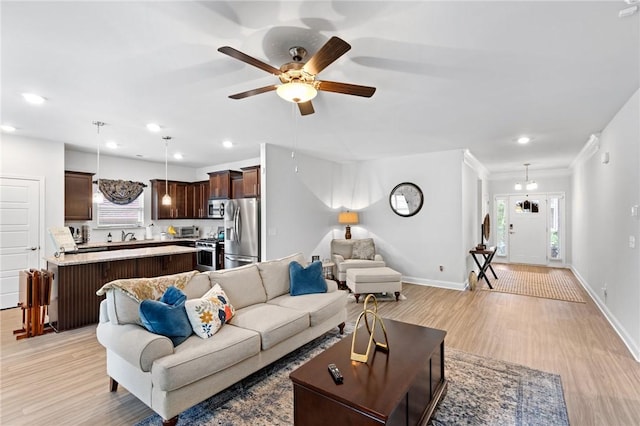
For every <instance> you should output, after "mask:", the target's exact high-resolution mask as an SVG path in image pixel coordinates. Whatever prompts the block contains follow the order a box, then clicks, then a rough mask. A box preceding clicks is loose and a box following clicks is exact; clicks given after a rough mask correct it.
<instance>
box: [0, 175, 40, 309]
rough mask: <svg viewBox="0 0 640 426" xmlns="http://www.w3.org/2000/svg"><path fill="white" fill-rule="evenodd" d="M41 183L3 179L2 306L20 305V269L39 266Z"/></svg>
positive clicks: (0, 214) (0, 200)
mask: <svg viewBox="0 0 640 426" xmlns="http://www.w3.org/2000/svg"><path fill="white" fill-rule="evenodd" d="M39 209H40V182H39V181H37V180H29V179H14V178H4V177H3V178H0V309H4V308H11V307H15V306H16V305H17V304H18V272H19V271H21V270H24V269H30V268H38V267H39V261H38V259H39V258H40V247H39V242H38V240H39V238H40V237H39V236H40V230H39V225H38V224H39V216H40V212H39Z"/></svg>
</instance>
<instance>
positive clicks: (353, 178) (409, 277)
mask: <svg viewBox="0 0 640 426" xmlns="http://www.w3.org/2000/svg"><path fill="white" fill-rule="evenodd" d="M264 163H265V164H266V170H265V175H264V179H265V189H264V191H265V192H264V193H263V195H265V197H264V198H263V206H262V208H263V217H264V218H265V222H263V223H265V225H266V226H265V227H264V229H263V236H264V237H263V238H264V244H263V258H265V259H272V258H276V257H281V256H285V255H287V254H290V253H293V252H297V251H301V252H303V253H304V254H305V256H306V257H307V258H310V257H311V255H314V254H317V255H319V256H321V258H325V257H329V254H330V253H329V246H330V242H331V239H333V238H344V227H342V226H341V225H338V224H337V215H338V212H339V211H341V210H347V209H348V210H354V211H358V212H359V215H360V224H358V225H355V226H352V227H351V233H352V235H353V238H365V237H372V238H374V241H375V244H376V250H377V251H378V252H379V253H380V254H382V256H383V257H384V258H385V261H386V262H387V264H388V265H389V266H390V267H392V268H394V269H397V270H398V271H400V272H402V274H403V280H404V281H405V282H413V283H418V284H429V285H436V286H443V287H448V288H456V289H463V288H464V286H465V280H466V277H467V274H468V269H467V261H468V250H469V248H470V247H472V246H473V245H475V242H474V243H473V244H472V243H471V241H472V238H473V237H472V235H474V234H475V229H477V228H474V227H477V226H478V225H477V224H475V222H477V221H478V219H477V207H476V206H477V195H476V193H477V190H476V187H477V179H478V175H477V173H476V172H474V171H473V170H472V169H470V168H468V166H465V167H467V170H465V171H463V169H462V167H463V152H462V151H461V150H455V151H446V152H439V153H429V154H420V155H412V156H406V157H405V156H403V157H394V158H387V159H381V160H375V161H365V162H355V163H348V164H338V163H333V162H330V161H326V160H320V159H317V158H314V157H310V156H307V155H303V154H300V153H296V155H295V159H292V158H291V151H290V150H288V149H284V148H281V147H277V146H273V145H266V146H265V159H264ZM296 165H297V166H298V172H297V173H296V171H295V167H296ZM463 175H464V181H465V184H464V185H463ZM401 182H413V183H415V184H417V185H418V186H419V187H420V188H421V189H422V192H423V193H424V197H425V203H424V206H423V208H422V210H421V211H420V212H419V213H418V214H417V215H415V216H412V217H408V218H407V217H401V216H398V215H396V214H394V213H393V211H392V210H391V208H390V206H389V193H390V192H391V190H392V189H393V187H394V186H396V185H397V184H399V183H401ZM463 187H464V188H466V189H465V192H464V193H463V190H462V188H463ZM465 194H469V196H470V197H471V199H470V200H467V201H465V205H466V204H467V203H468V204H469V205H470V206H471V207H470V208H469V211H468V212H467V213H466V214H465V216H464V219H463V214H462V211H463V198H464V197H466V196H467V195H465ZM463 220H464V222H465V223H463ZM469 244H471V245H469ZM440 265H442V266H443V268H444V270H443V271H442V272H441V271H440V270H439V266H440Z"/></svg>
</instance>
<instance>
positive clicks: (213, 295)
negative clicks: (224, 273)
mask: <svg viewBox="0 0 640 426" xmlns="http://www.w3.org/2000/svg"><path fill="white" fill-rule="evenodd" d="M184 307H185V310H186V311H187V317H188V318H189V322H190V323H191V328H193V332H194V333H196V335H198V336H199V337H201V338H203V339H207V338H209V337H211V336H213V335H214V334H216V332H217V331H218V330H219V329H220V327H222V325H223V324H224V323H226V322H228V321H230V320H231V318H232V317H233V314H234V313H235V309H234V308H233V306H232V305H231V304H230V303H229V299H228V298H227V295H226V294H225V293H224V291H223V290H222V288H220V284H216V285H214V286H213V287H212V288H211V290H209V291H208V292H206V293H205V294H204V295H203V296H202V297H201V298H199V299H189V300H187V301H186V302H185V305H184Z"/></svg>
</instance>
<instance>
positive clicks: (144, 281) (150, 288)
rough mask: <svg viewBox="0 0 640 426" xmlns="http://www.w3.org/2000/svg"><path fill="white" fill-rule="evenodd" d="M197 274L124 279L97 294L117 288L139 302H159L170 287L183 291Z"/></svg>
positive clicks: (185, 273)
mask: <svg viewBox="0 0 640 426" xmlns="http://www.w3.org/2000/svg"><path fill="white" fill-rule="evenodd" d="M196 274H198V271H189V272H182V273H180V274H174V275H163V276H161V277H156V278H124V279H120V280H115V281H111V282H108V283H106V284H105V285H103V286H102V288H100V290H98V291H96V294H97V295H98V296H102V295H104V294H106V293H107V290H109V289H110V288H115V289H118V290H120V291H122V292H123V293H124V294H126V295H127V296H130V297H132V298H134V299H135V300H137V301H138V302H141V301H143V300H145V299H152V300H159V299H160V298H161V297H162V295H163V294H164V292H165V291H166V290H167V288H169V287H170V286H175V287H177V288H178V289H180V290H183V289H184V287H185V285H186V284H187V283H188V282H189V280H191V278H193V277H194V276H195V275H196Z"/></svg>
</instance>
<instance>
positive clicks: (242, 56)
mask: <svg viewBox="0 0 640 426" xmlns="http://www.w3.org/2000/svg"><path fill="white" fill-rule="evenodd" d="M218 52H220V53H224V54H225V55H229V56H231V57H232V58H234V59H237V60H239V61H242V62H245V63H247V64H249V65H253V66H254V67H256V68H260V69H261V70H263V71H266V72H268V73H269V74H273V75H280V73H281V71H280V70H279V69H278V68H274V67H272V66H271V65H269V64H265V63H264V62H262V61H261V60H259V59H256V58H253V57H251V56H249V55H247V54H246V53H242V52H241V51H239V50H237V49H234V48H233V47H229V46H222V47H221V48H219V49H218Z"/></svg>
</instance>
